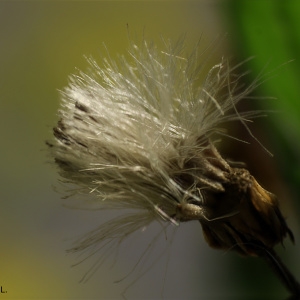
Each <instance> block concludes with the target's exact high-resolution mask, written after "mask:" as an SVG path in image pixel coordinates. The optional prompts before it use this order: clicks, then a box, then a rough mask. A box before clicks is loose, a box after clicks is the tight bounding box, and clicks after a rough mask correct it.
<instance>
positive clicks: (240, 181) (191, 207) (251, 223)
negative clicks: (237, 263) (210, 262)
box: [174, 144, 300, 295]
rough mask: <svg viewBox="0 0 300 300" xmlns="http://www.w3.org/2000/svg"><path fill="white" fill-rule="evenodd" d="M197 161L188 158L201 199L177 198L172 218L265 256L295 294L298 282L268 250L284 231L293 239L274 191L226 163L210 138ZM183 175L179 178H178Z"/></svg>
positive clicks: (220, 245) (215, 242)
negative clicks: (181, 201)
mask: <svg viewBox="0 0 300 300" xmlns="http://www.w3.org/2000/svg"><path fill="white" fill-rule="evenodd" d="M198 161H201V163H200V164H201V168H199V165H198V166H197V164H195V161H194V162H193V163H192V164H194V166H193V168H194V169H195V170H200V172H201V176H199V181H198V183H197V184H196V186H197V187H196V189H195V190H197V191H198V193H199V195H200V197H201V199H202V201H201V203H200V202H198V203H197V201H195V200H194V199H192V200H190V201H189V200H187V201H186V203H184V204H178V209H177V214H176V216H174V218H175V219H178V220H179V221H189V220H199V221H200V223H201V225H202V229H203V234H204V237H205V239H206V241H207V243H208V244H209V246H210V247H212V248H216V249H223V250H233V251H236V252H238V253H239V254H241V255H246V256H248V255H249V256H260V257H262V258H264V259H265V260H266V261H267V263H268V264H269V265H270V266H271V267H272V269H273V270H274V272H275V273H276V274H277V276H278V277H279V278H280V279H281V280H282V282H283V283H284V284H285V286H286V287H287V289H288V290H290V291H291V293H292V294H294V295H299V293H300V286H299V283H298V282H297V281H296V279H295V278H294V277H293V275H292V274H291V273H290V272H289V270H288V269H287V268H286V267H285V265H284V264H283V263H282V261H281V260H280V258H279V257H278V256H277V254H276V253H275V251H274V250H273V247H274V246H275V245H276V244H278V243H282V242H283V239H284V238H285V237H286V236H288V237H289V238H290V239H291V241H292V242H294V236H293V233H292V231H291V230H290V229H289V227H288V226H287V223H286V221H285V219H284V217H283V215H282V213H281V211H280V208H279V203H278V201H277V198H276V196H275V195H274V194H272V193H270V192H268V191H267V190H265V189H264V188H263V187H261V186H260V185H259V183H258V182H257V181H256V179H255V178H254V177H253V176H252V175H251V174H250V173H249V171H248V170H246V169H244V168H236V167H232V166H230V165H229V164H228V163H227V162H226V161H225V160H224V159H223V158H222V157H221V155H220V154H219V152H218V151H217V149H216V148H215V146H214V145H212V144H211V145H210V146H209V147H208V148H207V149H206V150H205V151H203V157H201V159H200V160H198ZM189 163H191V162H189ZM195 173H197V172H196V171H195ZM203 175H205V176H204V177H203ZM193 177H194V178H195V177H197V174H195V176H193ZM187 179H188V178H187V177H181V178H179V179H178V180H179V181H181V183H182V182H183V181H184V180H187ZM190 179H191V178H190ZM189 184H191V183H189Z"/></svg>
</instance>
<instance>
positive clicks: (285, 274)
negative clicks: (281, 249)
mask: <svg viewBox="0 0 300 300" xmlns="http://www.w3.org/2000/svg"><path fill="white" fill-rule="evenodd" d="M260 257H262V258H263V259H264V260H265V261H266V262H267V264H268V265H269V266H270V267H271V269H272V270H273V272H274V273H275V274H276V276H277V277H278V278H279V279H280V281H281V282H282V283H283V285H284V286H285V287H286V289H287V290H288V291H289V292H290V293H291V294H292V295H293V296H294V297H295V298H293V299H299V298H300V284H299V282H298V281H297V280H296V278H295V277H294V275H293V274H292V273H291V272H290V270H289V269H288V268H287V266H286V265H285V264H284V263H283V262H282V260H281V259H280V257H279V256H278V255H277V253H276V252H275V251H274V250H273V249H268V250H267V249H265V250H262V251H261V253H260ZM298 297H299V298H298Z"/></svg>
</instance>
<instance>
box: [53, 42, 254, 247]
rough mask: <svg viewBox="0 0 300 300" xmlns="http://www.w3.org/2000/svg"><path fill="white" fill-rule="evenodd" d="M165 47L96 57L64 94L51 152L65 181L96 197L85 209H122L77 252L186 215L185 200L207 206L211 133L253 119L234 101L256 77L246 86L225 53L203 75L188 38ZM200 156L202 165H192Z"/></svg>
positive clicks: (146, 46) (138, 48) (244, 94)
mask: <svg viewBox="0 0 300 300" xmlns="http://www.w3.org/2000/svg"><path fill="white" fill-rule="evenodd" d="M164 45H165V48H164V49H162V50H160V49H158V47H156V46H155V45H153V44H148V43H147V42H145V41H144V42H143V43H142V44H141V46H137V45H132V46H131V48H130V50H129V54H128V55H127V56H126V57H120V59H119V61H118V62H115V61H113V60H111V59H104V64H103V66H102V67H99V66H98V64H97V63H96V61H95V60H94V59H92V58H89V59H88V62H89V64H90V70H89V72H87V73H83V72H80V73H79V74H77V75H73V76H71V77H70V83H69V85H68V87H66V88H65V89H64V90H63V91H62V93H61V95H62V107H61V109H60V112H59V117H60V121H59V122H58V125H57V127H56V128H54V135H55V137H56V140H55V142H54V143H53V144H51V146H52V147H51V149H52V153H53V155H54V157H55V160H56V162H57V163H58V165H59V167H60V175H61V177H62V178H63V181H65V182H67V183H70V184H75V186H76V188H74V194H75V193H76V194H78V193H79V194H83V195H87V194H90V195H89V196H90V198H89V200H87V202H86V207H87V208H89V207H90V208H91V209H118V210H120V211H121V210H124V215H122V214H121V215H120V216H119V217H117V218H115V219H113V220H111V221H109V222H107V223H104V224H102V225H101V226H100V227H99V228H98V229H96V230H95V231H94V232H92V233H90V234H89V235H87V236H86V237H85V238H83V240H82V241H79V243H78V245H77V246H76V247H74V248H73V249H72V250H73V251H79V250H86V249H89V248H90V247H92V246H95V245H96V244H101V243H103V242H105V241H110V242H109V243H111V244H114V245H116V244H118V243H119V242H120V241H122V240H123V238H124V237H126V236H128V235H129V234H131V233H133V232H135V231H136V230H139V229H142V228H144V227H145V226H148V225H149V224H150V223H151V222H152V221H154V220H158V221H162V220H163V221H167V222H171V223H173V224H179V222H180V221H185V220H186V219H184V218H183V219H180V218H179V217H178V206H179V205H183V204H185V203H187V201H188V199H189V201H191V200H190V199H192V203H201V202H203V199H202V197H201V191H199V189H198V188H197V187H196V184H195V182H197V181H199V180H201V181H202V183H203V184H204V185H205V182H208V183H207V185H208V186H209V184H210V183H209V181H210V179H209V178H207V179H206V178H205V172H204V171H205V169H204V167H202V165H201V160H202V159H203V152H204V151H205V149H208V147H209V145H210V144H211V143H213V136H215V135H216V134H218V133H221V132H222V129H221V128H222V124H223V123H224V122H228V121H232V120H240V121H242V123H244V122H245V119H244V118H246V117H247V118H248V117H251V116H253V115H255V113H253V112H248V113H243V114H240V113H238V112H237V110H236V108H235V105H236V104H237V103H238V102H239V101H240V100H241V99H243V98H245V97H247V95H248V94H249V93H250V92H251V91H252V90H253V89H254V88H255V87H256V85H257V82H254V83H253V84H252V85H250V86H248V87H247V88H245V87H242V86H241V85H239V82H238V80H239V79H240V77H241V76H237V75H235V74H234V71H235V69H236V67H234V68H230V67H229V64H228V62H227V61H226V60H224V59H222V60H221V61H220V63H218V64H215V65H213V66H212V67H211V68H210V70H209V71H208V72H207V74H203V71H204V69H205V68H204V67H206V66H204V65H201V60H202V61H203V62H205V59H204V57H202V56H201V55H199V53H198V50H197V48H196V49H195V50H194V51H193V52H192V53H190V54H189V55H186V54H185V49H184V41H183V40H180V41H178V42H177V43H171V42H165V43H164ZM208 51H209V49H208ZM206 62H207V61H206ZM194 158H197V161H198V163H197V165H195V164H193V165H191V164H190V163H189V162H190V161H191V160H193V159H194ZM216 172H217V170H216ZM217 176H221V174H220V175H218V174H217ZM186 178H187V180H185V179H186ZM215 185H216V187H215V189H217V188H220V189H222V187H221V186H220V187H218V186H217V183H215ZM204 188H205V186H204ZM127 209H128V210H129V212H128V211H127ZM125 212H126V213H125ZM191 219H192V218H191Z"/></svg>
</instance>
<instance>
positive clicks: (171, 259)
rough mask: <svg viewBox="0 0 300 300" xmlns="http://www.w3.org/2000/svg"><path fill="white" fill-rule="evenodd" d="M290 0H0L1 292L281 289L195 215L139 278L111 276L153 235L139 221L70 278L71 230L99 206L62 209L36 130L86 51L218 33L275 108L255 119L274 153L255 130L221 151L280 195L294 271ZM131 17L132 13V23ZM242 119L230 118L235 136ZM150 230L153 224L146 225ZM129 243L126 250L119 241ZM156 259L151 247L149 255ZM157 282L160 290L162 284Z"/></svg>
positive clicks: (265, 294) (115, 294) (173, 295)
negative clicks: (112, 257) (206, 232)
mask: <svg viewBox="0 0 300 300" xmlns="http://www.w3.org/2000/svg"><path fill="white" fill-rule="evenodd" d="M299 3H300V2H299V1H296V0H295V1H280V0H277V1H276V0H274V1H266V0H261V1H252V0H249V1H245V0H238V1H231V0H228V1H221V0H220V1H212V0H210V1H209V0H206V1H200V0H199V1H176V2H175V1H149V2H148V1H132V2H128V1H107V2H102V1H91V2H89V1H86V2H85V1H53V2H51V1H46V2H44V1H40V2H38V1H32V2H31V1H30V2H27V1H24V2H21V1H1V2H0V45H1V46H0V122H1V126H0V136H1V148H0V149H1V156H0V157H1V168H0V178H1V181H0V201H1V206H0V238H1V246H0V285H1V286H2V290H1V291H2V293H1V294H0V299H121V298H122V295H121V294H122V292H123V291H124V290H125V289H126V287H127V286H128V285H129V284H130V282H132V280H135V279H139V280H137V281H135V282H134V284H133V285H131V286H130V288H129V289H128V290H127V292H126V297H127V298H129V299H160V298H163V297H164V298H165V299H214V298H221V299H234V298H237V299H248V298H249V299H253V298H254V297H260V298H261V299H267V298H268V299H269V298H271V297H272V299H283V298H286V297H288V294H287V293H286V291H285V290H284V288H283V287H282V286H281V285H280V283H279V282H278V280H277V278H275V276H274V275H273V274H272V273H271V271H270V270H269V269H268V267H267V266H266V265H265V264H264V262H262V261H260V260H259V259H252V258H251V259H250V258H249V259H245V258H241V257H238V256H237V255H235V254H231V253H224V252H221V251H215V250H212V249H209V248H208V246H207V245H206V244H205V242H204V241H203V237H202V233H201V228H200V225H199V224H198V223H197V222H194V223H189V224H183V225H182V226H180V228H179V230H177V232H176V235H175V237H174V238H169V239H168V240H167V241H166V238H165V237H163V238H162V239H160V240H159V242H158V243H157V244H158V247H161V248H162V247H164V243H166V242H170V243H171V245H170V247H169V248H168V251H167V253H166V255H165V257H164V258H162V260H161V261H158V262H157V263H156V264H155V266H154V267H153V268H152V269H151V270H149V272H147V273H146V274H145V276H143V277H141V276H140V275H136V276H138V278H135V277H134V276H133V277H131V278H129V277H130V276H127V277H126V279H131V281H130V280H127V281H126V280H124V281H122V282H120V283H115V281H116V280H118V279H120V277H122V276H124V275H126V274H127V273H128V270H130V268H132V265H133V264H134V263H135V262H136V259H137V258H136V256H137V254H136V253H138V250H139V248H140V242H139V239H141V241H142V242H144V243H146V244H147V243H149V242H151V236H152V235H151V232H149V231H151V229H149V230H146V232H142V233H137V236H136V237H134V239H132V240H131V243H130V244H131V245H130V246H131V247H128V248H126V247H125V248H124V249H123V250H122V255H121V257H120V259H119V260H118V261H117V263H116V264H115V265H114V267H113V268H110V264H109V263H108V264H104V265H103V266H102V267H101V268H100V269H99V270H98V272H97V273H96V274H95V276H94V277H92V278H91V279H90V280H89V281H88V282H87V283H84V284H82V283H79V280H80V279H81V277H82V276H83V274H84V272H85V271H86V270H87V268H88V267H89V265H88V263H87V264H86V263H83V264H80V265H79V266H77V267H73V268H71V265H72V264H74V263H75V262H76V261H77V260H76V257H75V256H73V255H67V254H66V253H65V249H66V248H68V247H69V246H70V245H71V243H72V238H74V237H76V236H78V235H80V234H83V233H85V232H87V231H88V230H91V229H93V228H94V227H95V226H97V225H98V224H99V222H101V221H102V220H103V219H104V218H105V217H106V216H103V214H101V213H99V212H86V211H80V210H70V209H66V208H63V206H62V200H61V195H60V194H58V193H56V192H55V190H54V188H53V186H55V185H56V184H57V179H58V178H57V173H56V170H55V168H54V167H52V166H51V164H49V161H50V160H51V159H50V158H49V156H48V155H47V148H46V146H45V140H46V139H50V138H51V130H52V127H53V125H54V124H55V122H56V121H57V117H56V111H57V109H58V108H59V93H58V90H59V89H62V88H63V87H64V86H65V85H66V84H67V82H68V75H69V74H71V73H74V72H76V68H78V69H83V70H84V69H85V68H86V67H87V63H86V61H85V59H84V57H83V55H93V56H94V57H95V58H96V59H99V60H101V55H102V54H103V53H104V54H106V50H105V47H104V46H103V43H104V44H105V45H106V47H107V48H108V49H109V52H110V55H111V56H112V57H115V56H116V55H117V54H118V53H119V54H123V53H124V52H125V51H126V49H127V47H128V28H129V32H130V35H131V36H132V37H134V36H137V37H139V38H141V37H142V36H143V35H144V36H145V37H146V39H150V40H154V41H157V40H159V39H160V36H163V37H165V38H171V39H176V38H177V37H178V36H180V35H182V34H186V36H187V45H188V46H189V45H192V44H194V43H195V42H197V41H198V40H199V38H200V37H201V39H202V42H203V43H204V44H205V43H207V44H210V43H212V42H213V41H215V40H216V39H218V38H220V37H224V36H225V35H226V37H225V38H223V39H221V42H220V43H219V44H220V46H219V47H218V48H217V49H215V50H214V55H215V56H216V59H217V57H221V56H222V55H225V56H229V57H231V58H232V60H233V61H234V62H238V61H243V60H245V59H246V58H248V57H250V56H255V58H254V59H252V60H250V61H248V62H247V63H245V64H244V68H245V70H248V69H249V70H251V72H250V73H249V74H248V75H247V76H246V77H245V81H249V82H251V80H253V79H255V77H256V76H257V75H258V74H260V73H261V72H263V73H264V74H266V78H267V80H266V81H264V82H263V83H262V84H261V86H260V87H259V88H258V89H257V91H256V95H257V96H258V95H260V96H265V97H267V96H273V97H275V98H276V99H268V100H267V99H265V100H258V101H250V102H248V103H247V108H250V109H268V110H272V111H274V112H273V113H271V114H269V117H268V118H264V119H260V120H257V122H255V124H253V126H251V129H252V130H253V132H254V134H255V136H257V137H258V138H259V139H260V140H261V142H262V143H263V144H264V145H265V146H266V147H267V148H268V149H269V150H270V151H271V152H272V153H273V155H274V157H270V156H269V155H268V154H267V153H266V152H265V151H264V150H263V149H262V148H261V147H260V146H259V145H258V144H257V143H256V142H255V141H254V140H251V138H249V137H247V138H245V139H247V140H249V141H250V142H251V144H250V145H244V144H241V143H238V142H234V141H233V142H232V143H226V144H225V146H224V152H225V153H226V154H227V155H228V156H229V157H232V158H234V159H238V160H242V161H246V163H247V165H248V167H249V169H250V170H251V171H252V172H253V174H254V175H255V176H257V178H258V180H259V181H260V183H261V184H262V185H263V186H264V187H266V188H267V189H268V190H270V191H272V192H274V193H276V194H277V195H278V196H279V198H280V202H281V206H282V208H283V211H284V215H285V216H287V218H288V223H289V224H290V227H291V228H292V230H293V231H294V234H295V238H296V245H295V246H293V245H292V244H291V243H290V242H289V241H286V242H285V248H283V247H281V246H279V247H278V252H279V253H280V255H281V257H282V258H283V260H284V261H285V262H286V264H287V265H288V267H289V268H290V269H291V270H292V272H293V273H294V274H295V275H296V277H298V278H300V261H299V258H298V257H299V253H300V246H299V241H300V231H299V213H300V205H299V199H298V197H299V189H300V188H299V183H300V169H299V166H300V163H299V162H300V154H299V153H300V141H299V135H300V101H299V99H300V85H299V84H298V78H299V76H298V73H299V70H300V68H299V58H300V57H299V53H300V51H299V50H300V49H299V48H300V29H299V28H300V24H299V15H300V4H299ZM127 24H128V25H127ZM240 127H241V126H238V127H237V128H233V130H234V131H236V134H240V135H241V136H242V137H243V134H244V132H243V130H241V132H239V131H240V129H239V128H240ZM148 234H149V235H148ZM123 252H124V253H123ZM152 259H154V260H155V256H154V258H152ZM162 288H163V289H164V290H163V292H162Z"/></svg>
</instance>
